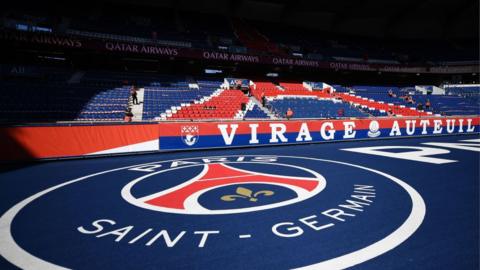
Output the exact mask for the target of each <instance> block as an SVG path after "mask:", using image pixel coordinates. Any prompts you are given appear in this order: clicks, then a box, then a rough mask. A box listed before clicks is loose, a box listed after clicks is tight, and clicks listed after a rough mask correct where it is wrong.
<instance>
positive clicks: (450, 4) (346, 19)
mask: <svg viewBox="0 0 480 270" xmlns="http://www.w3.org/2000/svg"><path fill="white" fill-rule="evenodd" d="M106 2H108V1H106ZM112 2H113V1H112ZM119 2H123V3H127V4H134V5H147V6H159V7H166V8H173V9H177V10H187V11H195V12H202V13H213V14H222V15H227V16H235V17H241V18H245V19H250V20H258V21H267V22H278V23H283V24H288V25H296V26H301V27H311V28H316V29H319V30H321V31H326V32H335V33H344V34H352V35H361V36H371V37H392V38H422V39H423V38H425V39H438V38H476V37H478V32H479V19H478V17H479V5H478V2H479V1H478V0H333V1H326V0H317V1H310V0H196V1H188V0H168V1H155V0H120V1H118V0H117V1H115V3H119Z"/></svg>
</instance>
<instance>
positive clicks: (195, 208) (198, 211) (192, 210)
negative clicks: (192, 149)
mask: <svg viewBox="0 0 480 270" xmlns="http://www.w3.org/2000/svg"><path fill="white" fill-rule="evenodd" d="M221 163H222V164H235V163H242V164H245V163H253V164H275V165H278V166H285V167H292V168H297V169H300V170H303V171H306V172H309V173H310V174H312V175H313V176H315V178H312V177H293V176H286V175H275V174H268V173H258V175H265V176H281V177H283V178H292V179H305V180H315V181H317V182H318V186H317V187H315V189H313V190H312V191H304V190H301V189H299V188H296V187H295V186H291V185H287V184H279V183H268V184H270V185H277V186H282V187H286V188H288V189H291V190H293V191H294V192H295V193H296V194H297V197H296V198H293V199H290V200H285V201H281V202H277V203H272V204H267V205H262V206H255V207H249V208H238V209H220V210H209V209H206V208H203V207H201V206H200V204H198V202H197V203H196V204H195V201H198V198H199V197H200V196H201V195H202V194H204V193H206V192H208V191H210V190H212V189H215V188H219V187H222V186H229V185H231V184H226V185H222V186H216V187H211V188H207V189H204V190H201V191H200V192H196V193H195V194H192V195H191V196H190V198H188V199H187V200H186V201H185V207H186V208H185V210H180V209H172V208H166V207H161V206H155V205H151V204H147V203H145V202H144V201H145V199H139V198H135V197H134V196H133V195H132V193H131V189H132V188H133V186H135V185H136V184H137V183H139V182H141V181H144V180H145V179H147V178H149V177H151V176H154V175H157V174H162V173H164V172H169V171H175V170H179V169H183V168H190V167H198V166H203V170H202V172H201V173H199V174H198V175H196V176H195V177H193V178H191V179H189V180H187V181H185V182H183V183H181V184H179V185H176V186H174V187H171V188H169V189H166V190H163V191H161V192H158V193H155V194H153V195H149V196H147V197H152V198H153V197H157V196H160V195H162V194H167V193H169V192H170V191H171V190H175V189H177V188H178V187H183V186H186V185H188V184H190V183H193V182H195V181H196V180H197V179H199V178H201V177H202V176H203V175H205V173H206V172H207V168H208V167H207V166H206V165H207V164H192V165H185V166H182V167H174V168H168V169H164V170H160V171H156V172H152V173H149V174H146V175H143V176H141V177H138V178H136V179H133V180H132V181H130V182H129V183H128V184H126V185H125V186H124V187H123V188H122V191H121V195H122V198H123V199H124V200H125V201H127V202H128V203H130V204H132V205H135V206H137V207H140V208H144V209H148V210H153V211H158V212H164V213H173V214H183V215H224V214H240V213H248V212H254V211H262V210H267V209H273V208H278V207H282V206H287V205H290V204H294V203H298V202H301V201H304V200H307V199H310V198H312V197H314V196H316V195H318V193H320V192H322V190H323V189H325V186H326V185H327V184H326V182H327V181H326V180H325V177H323V175H321V174H320V173H318V172H316V171H313V170H311V169H307V168H303V167H300V166H295V165H291V164H284V163H269V162H263V161H226V162H221ZM226 166H228V165H226ZM229 167H230V166H229ZM235 170H238V171H245V170H242V169H238V168H235ZM250 183H252V184H258V183H260V182H255V181H252V182H250ZM262 183H263V182H262ZM187 206H189V207H187Z"/></svg>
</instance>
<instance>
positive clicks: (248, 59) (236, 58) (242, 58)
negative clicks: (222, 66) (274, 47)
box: [202, 51, 260, 63]
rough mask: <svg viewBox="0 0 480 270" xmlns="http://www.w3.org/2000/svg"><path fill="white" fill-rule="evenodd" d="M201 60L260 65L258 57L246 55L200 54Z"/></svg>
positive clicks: (224, 53)
mask: <svg viewBox="0 0 480 270" xmlns="http://www.w3.org/2000/svg"><path fill="white" fill-rule="evenodd" d="M202 58H203V59H211V60H223V61H231V62H244V63H260V57H258V56H254V55H246V54H234V53H226V52H209V51H204V52H202Z"/></svg>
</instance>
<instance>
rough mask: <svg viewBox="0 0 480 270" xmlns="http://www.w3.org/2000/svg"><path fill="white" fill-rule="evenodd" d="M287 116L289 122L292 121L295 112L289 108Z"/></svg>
mask: <svg viewBox="0 0 480 270" xmlns="http://www.w3.org/2000/svg"><path fill="white" fill-rule="evenodd" d="M286 116H287V120H290V118H292V117H293V110H292V109H291V108H288V110H287V113H286Z"/></svg>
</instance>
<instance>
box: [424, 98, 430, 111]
mask: <svg viewBox="0 0 480 270" xmlns="http://www.w3.org/2000/svg"><path fill="white" fill-rule="evenodd" d="M425 109H426V110H430V99H428V98H427V101H426V102H425Z"/></svg>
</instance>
